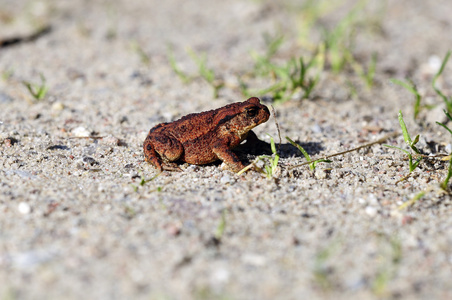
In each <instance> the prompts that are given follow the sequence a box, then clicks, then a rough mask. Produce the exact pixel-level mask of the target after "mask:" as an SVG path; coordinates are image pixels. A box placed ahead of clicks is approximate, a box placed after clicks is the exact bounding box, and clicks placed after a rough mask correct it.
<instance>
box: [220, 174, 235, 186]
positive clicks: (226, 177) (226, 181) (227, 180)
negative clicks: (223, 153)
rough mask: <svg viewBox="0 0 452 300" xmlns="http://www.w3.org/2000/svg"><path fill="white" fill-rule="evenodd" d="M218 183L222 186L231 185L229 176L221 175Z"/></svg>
mask: <svg viewBox="0 0 452 300" xmlns="http://www.w3.org/2000/svg"><path fill="white" fill-rule="evenodd" d="M220 183H222V184H226V183H232V178H231V176H229V174H225V175H223V177H221V179H220Z"/></svg>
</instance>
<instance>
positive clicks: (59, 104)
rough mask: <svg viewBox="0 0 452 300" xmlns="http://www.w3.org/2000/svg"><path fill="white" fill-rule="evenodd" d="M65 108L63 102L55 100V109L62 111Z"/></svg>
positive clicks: (53, 106)
mask: <svg viewBox="0 0 452 300" xmlns="http://www.w3.org/2000/svg"><path fill="white" fill-rule="evenodd" d="M63 109H64V104H63V103H61V102H55V103H53V104H52V110H53V111H62V110H63Z"/></svg>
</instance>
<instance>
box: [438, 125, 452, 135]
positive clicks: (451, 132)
mask: <svg viewBox="0 0 452 300" xmlns="http://www.w3.org/2000/svg"><path fill="white" fill-rule="evenodd" d="M436 124H438V125H440V126H442V127H444V128H445V129H446V130H447V131H449V133H450V134H452V130H450V128H449V127H447V126H446V125H444V124H443V123H440V122H436Z"/></svg>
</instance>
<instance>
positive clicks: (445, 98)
mask: <svg viewBox="0 0 452 300" xmlns="http://www.w3.org/2000/svg"><path fill="white" fill-rule="evenodd" d="M450 54H451V51H447V54H446V56H445V57H444V60H443V62H442V63H441V67H440V68H439V70H438V72H437V73H436V74H435V76H434V77H433V80H432V87H433V89H434V90H435V92H436V94H438V96H440V97H441V98H442V99H443V101H444V103H445V104H446V106H447V110H448V111H449V112H450V111H451V107H452V103H451V102H452V101H451V100H452V99H449V98H447V96H446V95H444V94H443V93H442V92H441V91H440V89H438V88H437V87H436V80H437V79H438V78H439V77H440V76H441V74H442V73H443V71H444V68H445V66H446V64H447V61H448V60H449V57H450Z"/></svg>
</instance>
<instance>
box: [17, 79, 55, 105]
mask: <svg viewBox="0 0 452 300" xmlns="http://www.w3.org/2000/svg"><path fill="white" fill-rule="evenodd" d="M39 77H40V78H41V84H34V83H30V82H28V81H22V84H23V85H24V86H25V87H26V88H27V89H28V91H29V92H30V94H31V95H32V96H33V98H34V99H35V100H38V101H39V100H42V99H44V97H45V96H46V94H47V91H48V90H49V88H48V86H47V85H46V79H45V77H44V75H42V74H39Z"/></svg>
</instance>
